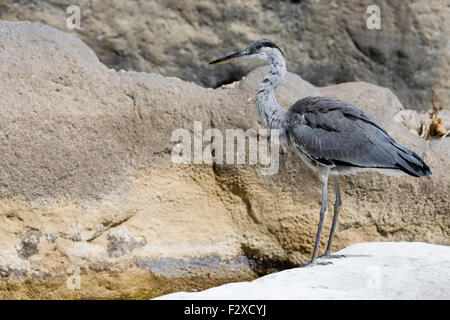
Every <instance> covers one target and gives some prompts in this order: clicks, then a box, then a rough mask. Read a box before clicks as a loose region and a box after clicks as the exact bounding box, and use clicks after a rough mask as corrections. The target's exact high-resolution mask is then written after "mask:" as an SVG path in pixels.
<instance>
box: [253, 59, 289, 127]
mask: <svg viewBox="0 0 450 320" xmlns="http://www.w3.org/2000/svg"><path fill="white" fill-rule="evenodd" d="M267 60H268V62H269V64H270V66H271V70H270V72H269V74H268V75H267V76H266V77H264V79H263V81H262V82H261V83H260V85H259V87H258V93H257V94H256V104H257V106H258V111H259V115H260V116H261V120H262V122H263V123H264V125H265V126H267V127H269V128H271V129H280V128H281V127H282V124H283V121H284V116H285V113H286V110H285V109H284V108H282V107H281V106H280V105H279V104H278V102H277V99H276V97H275V90H276V89H277V87H278V86H279V85H280V83H281V82H282V81H283V77H284V75H285V74H286V61H285V60H284V57H283V56H282V55H281V53H279V54H276V55H274V56H271V57H269V58H268V59H267Z"/></svg>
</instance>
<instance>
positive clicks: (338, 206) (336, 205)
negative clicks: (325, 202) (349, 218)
mask: <svg viewBox="0 0 450 320" xmlns="http://www.w3.org/2000/svg"><path fill="white" fill-rule="evenodd" d="M334 182H335V186H336V201H335V202H334V213H333V223H332V225H331V231H330V238H329V240H328V245H327V249H326V250H325V254H323V255H321V256H320V257H319V258H344V257H345V256H343V255H332V254H331V248H332V246H333V238H334V232H335V231H336V226H337V221H338V217H339V210H340V209H341V206H342V199H341V191H340V188H339V178H338V177H337V176H336V177H335V179H334Z"/></svg>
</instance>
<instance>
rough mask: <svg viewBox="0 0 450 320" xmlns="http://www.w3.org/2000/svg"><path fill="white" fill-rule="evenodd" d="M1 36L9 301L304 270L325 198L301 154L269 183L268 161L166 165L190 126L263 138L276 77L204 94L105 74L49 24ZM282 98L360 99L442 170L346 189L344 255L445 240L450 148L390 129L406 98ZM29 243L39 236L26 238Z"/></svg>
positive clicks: (1, 200) (1, 238) (6, 28)
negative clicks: (264, 170)
mask: <svg viewBox="0 0 450 320" xmlns="http://www.w3.org/2000/svg"><path fill="white" fill-rule="evenodd" d="M0 32H1V33H0V36H1V40H2V42H1V44H0V73H1V74H2V75H4V80H3V81H2V82H0V95H1V97H2V99H0V155H1V156H0V167H1V170H0V275H1V276H2V280H0V297H11V295H12V296H13V297H18V298H30V297H39V298H45V297H72V298H73V297H77V298H86V297H109V298H111V297H151V296H155V295H159V294H162V293H167V292H169V291H171V290H174V289H175V288H181V289H184V290H186V288H187V289H199V288H206V287H208V286H211V285H213V284H219V283H223V282H227V281H234V280H237V279H239V280H242V279H251V278H254V277H256V276H257V275H261V274H265V273H267V272H271V271H274V270H279V269H283V268H286V267H289V266H295V265H298V264H300V263H302V262H305V261H306V260H307V259H309V258H310V255H311V251H312V247H313V239H314V234H315V232H316V229H317V221H318V212H319V207H320V189H321V187H320V183H319V180H318V178H317V176H315V175H314V174H313V173H312V171H310V170H309V169H308V168H307V167H306V166H305V165H304V164H303V163H302V162H301V160H300V159H299V158H298V157H297V156H296V155H292V154H285V155H282V156H281V158H280V160H281V163H280V170H279V172H278V174H276V175H272V176H262V175H260V166H259V165H215V166H209V165H205V164H202V165H176V164H174V163H172V162H171V160H170V153H171V150H172V147H173V145H174V143H172V142H171V134H172V132H173V131H174V130H175V129H178V128H185V129H188V130H189V131H191V132H192V130H193V124H194V121H201V122H202V124H203V128H204V129H206V128H210V127H215V128H218V129H220V130H224V129H226V128H242V129H248V128H255V129H259V128H260V127H261V126H260V121H259V118H258V114H257V111H256V107H255V105H254V102H255V101H254V96H255V88H256V86H257V84H258V81H260V80H261V79H262V76H263V73H264V72H265V70H267V69H257V70H255V71H254V72H252V73H250V74H249V75H248V76H247V77H246V78H245V79H243V80H242V81H240V82H235V83H232V84H230V85H226V86H222V87H220V88H217V89H207V88H203V87H201V86H198V85H196V84H193V83H187V82H184V81H181V80H179V79H176V78H167V77H163V76H160V75H156V74H146V73H136V72H116V71H115V70H111V69H108V68H107V67H105V66H104V65H103V64H101V63H99V61H98V59H97V58H96V56H95V54H94V52H93V51H92V50H91V49H89V48H88V47H87V46H86V45H85V44H84V43H83V42H81V41H80V40H79V39H77V38H76V37H73V36H70V35H68V34H65V33H63V32H61V31H58V30H56V29H54V28H52V27H48V26H44V25H40V24H35V23H11V22H0ZM278 94H279V96H278V100H279V102H280V103H281V104H282V105H284V106H289V105H290V104H291V103H293V102H294V101H295V100H296V99H299V98H302V97H305V96H307V95H318V94H323V95H333V96H338V97H340V98H342V99H345V100H348V101H349V102H354V103H357V104H358V105H359V106H360V107H361V108H364V109H366V110H368V111H370V112H371V113H373V114H374V115H375V116H377V117H379V118H380V119H381V120H382V121H383V123H384V126H385V127H386V129H387V130H388V131H389V132H390V133H391V134H392V135H393V137H394V138H396V139H398V140H399V142H401V143H403V144H405V145H406V146H407V147H409V148H412V149H413V150H415V151H416V152H417V153H418V154H419V155H420V156H422V157H424V159H425V161H426V162H427V163H428V164H429V165H430V167H431V169H432V171H433V175H432V176H430V177H426V178H421V179H415V178H412V177H400V178H391V177H385V176H381V175H379V174H362V175H358V176H354V177H347V178H344V179H343V183H342V195H343V202H344V205H343V208H342V213H341V217H340V224H339V229H338V231H337V234H336V239H335V246H336V249H340V248H343V247H345V246H348V245H350V244H354V243H358V242H362V241H380V240H390V241H399V240H404V241H426V242H432V243H436V244H449V242H448V241H449V240H448V239H449V224H450V223H449V216H450V214H449V202H448V193H449V190H450V188H449V176H448V172H449V162H448V159H449V157H450V154H449V152H450V148H449V141H450V140H449V139H448V138H445V139H440V140H433V141H424V140H422V139H421V138H419V137H418V136H415V135H413V134H411V133H409V131H408V130H407V129H406V128H405V127H404V126H403V125H401V124H400V123H398V122H396V121H395V119H396V113H397V111H398V112H403V111H402V110H403V107H402V106H401V104H400V103H399V101H398V99H397V98H396V97H395V96H394V95H393V94H392V92H391V91H389V90H387V89H385V88H380V87H377V86H374V85H370V84H367V83H363V82H358V83H348V84H342V85H338V86H335V87H334V86H333V87H326V88H319V89H318V88H315V87H313V86H312V85H311V84H309V83H307V82H306V81H304V80H302V79H301V78H300V77H299V76H297V75H293V74H289V75H288V76H287V79H286V82H285V83H284V84H282V86H281V87H280V90H279V92H278ZM444 120H445V121H446V122H447V123H448V121H450V120H449V119H444ZM333 199H334V197H333V194H332V192H331V191H330V201H333ZM330 220H331V219H328V220H327V222H326V225H325V229H324V240H323V242H322V246H323V245H324V244H325V241H326V238H327V233H328V232H329V228H330V224H331V221H330ZM124 228H126V229H124ZM120 230H122V231H120ZM124 230H126V232H125V234H127V235H128V236H125V237H121V236H120V234H122V232H123V231H124ZM30 232H32V233H31V234H30ZM30 235H33V237H31V238H32V239H34V240H36V239H37V240H36V241H31V242H30V241H28V240H27V241H25V242H24V239H31V238H28V237H29V236H30ZM117 235H119V236H117ZM111 239H114V241H112V240H111ZM124 239H125V240H124ZM127 239H128V240H130V239H134V241H133V240H130V241H128V240H127ZM24 243H25V246H24ZM26 243H28V244H35V246H34V245H31V246H27V245H26ZM112 244H113V245H112ZM117 244H119V246H117ZM24 248H31V250H28V249H26V250H24ZM17 249H18V250H17ZM322 250H323V247H322ZM108 251H109V252H108ZM108 253H109V254H108ZM75 267H77V268H79V270H80V276H81V289H80V290H75V291H70V290H69V289H68V288H67V287H66V280H67V279H68V277H69V276H73V274H70V273H68V271H67V270H72V271H73V270H76V269H74V268H75ZM72 271H71V272H72ZM155 273H157V275H155ZM160 277H164V279H165V280H164V279H162V278H160ZM167 279H170V280H167ZM193 279H194V280H195V281H194V280H193ZM37 289H38V290H37Z"/></svg>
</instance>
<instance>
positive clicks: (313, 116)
mask: <svg viewBox="0 0 450 320" xmlns="http://www.w3.org/2000/svg"><path fill="white" fill-rule="evenodd" d="M288 113H289V114H288V119H289V121H288V126H289V128H288V130H287V133H288V137H289V139H290V142H291V143H292V145H294V146H295V147H296V148H299V149H300V150H299V151H301V152H303V153H306V154H307V155H308V156H310V157H312V158H314V159H315V160H316V161H318V162H320V163H322V164H324V165H330V164H334V165H349V166H355V167H363V168H389V169H400V170H403V171H405V172H406V173H408V174H411V175H415V176H420V175H426V174H429V173H430V172H429V168H428V166H427V165H426V164H425V163H424V162H423V161H422V159H420V157H419V156H418V155H417V154H415V153H414V152H412V151H411V150H409V149H407V148H405V147H404V146H402V145H399V144H398V143H396V142H395V141H394V139H392V138H391V137H390V136H389V135H388V133H387V132H386V131H385V130H384V129H383V128H382V127H381V125H380V123H379V122H378V120H377V119H375V118H374V117H372V116H371V115H370V114H368V113H367V112H365V111H363V110H361V109H359V108H357V107H356V106H354V105H351V104H349V103H346V102H343V101H340V100H337V99H331V98H324V97H307V98H304V99H301V100H299V101H298V102H297V103H295V104H294V105H293V106H292V107H291V108H290V109H289V111H288Z"/></svg>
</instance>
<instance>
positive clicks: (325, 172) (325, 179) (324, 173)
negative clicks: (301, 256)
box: [303, 167, 330, 267]
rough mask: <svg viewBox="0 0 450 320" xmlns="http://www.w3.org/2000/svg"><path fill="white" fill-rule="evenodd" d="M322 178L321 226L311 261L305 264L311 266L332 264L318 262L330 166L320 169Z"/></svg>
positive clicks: (326, 210) (325, 212) (326, 208)
mask: <svg viewBox="0 0 450 320" xmlns="http://www.w3.org/2000/svg"><path fill="white" fill-rule="evenodd" d="M319 173H320V180H321V181H322V185H323V187H322V206H321V207H320V218H319V226H318V228H317V234H316V242H315V244H314V251H313V255H312V258H311V261H310V262H308V263H306V264H304V265H303V266H304V267H305V266H310V265H315V264H330V262H317V253H318V251H319V244H320V237H321V235H322V229H323V224H324V222H325V218H326V216H327V212H328V201H327V189H328V188H327V187H328V176H329V174H330V168H328V167H324V168H322V169H321V170H320V172H319Z"/></svg>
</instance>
